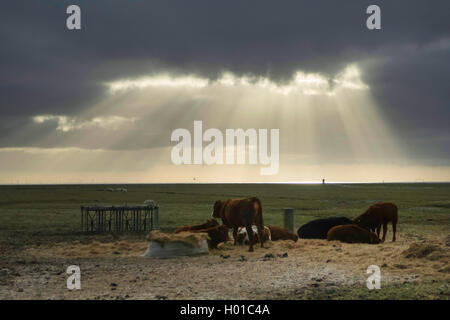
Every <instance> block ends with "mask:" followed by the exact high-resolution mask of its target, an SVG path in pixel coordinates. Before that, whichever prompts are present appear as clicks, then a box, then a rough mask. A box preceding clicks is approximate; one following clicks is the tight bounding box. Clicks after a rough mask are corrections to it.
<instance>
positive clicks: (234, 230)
mask: <svg viewBox="0 0 450 320" xmlns="http://www.w3.org/2000/svg"><path fill="white" fill-rule="evenodd" d="M237 232H238V228H237V227H233V239H234V245H236V244H237V242H236V241H237Z"/></svg>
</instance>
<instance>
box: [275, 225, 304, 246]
mask: <svg viewBox="0 0 450 320" xmlns="http://www.w3.org/2000/svg"><path fill="white" fill-rule="evenodd" d="M268 228H269V230H270V235H271V238H272V241H277V240H292V241H294V242H296V241H297V239H298V237H297V235H296V234H295V233H293V232H292V231H291V230H289V229H286V228H283V227H276V226H268Z"/></svg>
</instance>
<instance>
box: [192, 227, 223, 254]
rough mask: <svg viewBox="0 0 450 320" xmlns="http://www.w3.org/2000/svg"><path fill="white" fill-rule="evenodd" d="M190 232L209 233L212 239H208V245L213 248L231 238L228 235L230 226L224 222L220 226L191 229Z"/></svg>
mask: <svg viewBox="0 0 450 320" xmlns="http://www.w3.org/2000/svg"><path fill="white" fill-rule="evenodd" d="M188 232H195V233H200V232H204V233H208V236H209V238H210V239H211V240H208V247H210V248H211V249H214V248H217V245H218V244H219V243H221V242H227V241H228V240H230V238H229V237H228V228H227V226H224V225H223V224H222V225H220V226H214V227H210V228H207V229H201V230H189V231H188Z"/></svg>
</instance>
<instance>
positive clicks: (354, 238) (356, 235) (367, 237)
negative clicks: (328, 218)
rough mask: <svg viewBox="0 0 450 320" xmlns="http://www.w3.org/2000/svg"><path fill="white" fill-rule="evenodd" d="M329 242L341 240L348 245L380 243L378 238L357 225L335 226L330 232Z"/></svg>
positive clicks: (328, 235)
mask: <svg viewBox="0 0 450 320" xmlns="http://www.w3.org/2000/svg"><path fill="white" fill-rule="evenodd" d="M327 240H328V241H332V240H339V241H341V242H347V243H371V244H377V243H380V242H381V241H380V239H379V238H378V236H377V235H376V234H375V233H373V232H369V231H367V230H365V229H363V228H361V227H358V226H357V225H355V224H347V225H341V226H335V227H333V228H331V229H330V230H329V231H328V234H327Z"/></svg>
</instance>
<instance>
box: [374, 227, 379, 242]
mask: <svg viewBox="0 0 450 320" xmlns="http://www.w3.org/2000/svg"><path fill="white" fill-rule="evenodd" d="M374 231H375V230H374ZM380 231H381V224H380V225H379V226H378V227H377V236H378V239H380Z"/></svg>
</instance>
